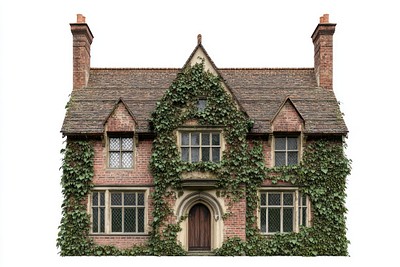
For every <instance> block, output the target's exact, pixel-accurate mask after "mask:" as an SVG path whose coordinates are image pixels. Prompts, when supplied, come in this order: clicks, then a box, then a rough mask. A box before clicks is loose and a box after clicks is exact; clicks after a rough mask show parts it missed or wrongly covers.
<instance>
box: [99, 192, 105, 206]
mask: <svg viewBox="0 0 400 267" xmlns="http://www.w3.org/2000/svg"><path fill="white" fill-rule="evenodd" d="M104 202H105V199H104V192H100V205H101V206H104V205H105V203H104Z"/></svg>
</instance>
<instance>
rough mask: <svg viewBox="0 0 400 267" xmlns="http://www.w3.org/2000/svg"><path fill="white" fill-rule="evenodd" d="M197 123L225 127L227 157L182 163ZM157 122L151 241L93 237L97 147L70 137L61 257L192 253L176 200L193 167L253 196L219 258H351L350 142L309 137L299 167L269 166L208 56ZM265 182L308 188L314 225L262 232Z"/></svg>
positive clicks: (186, 75)
mask: <svg viewBox="0 0 400 267" xmlns="http://www.w3.org/2000/svg"><path fill="white" fill-rule="evenodd" d="M200 98H206V99H207V105H206V107H205V109H204V110H202V111H199V110H198V109H197V106H196V104H197V100H198V99H200ZM190 120H195V121H196V122H197V123H198V125H200V126H205V127H207V126H213V127H218V128H219V129H222V134H223V137H224V140H225V142H226V149H225V151H224V153H223V155H222V160H221V162H219V163H213V162H198V163H187V162H182V161H181V159H180V154H179V151H178V147H177V143H176V140H177V139H176V130H177V129H178V128H179V127H181V126H182V125H184V124H185V122H187V121H190ZM151 125H152V128H153V131H154V133H155V134H156V137H155V139H154V141H153V147H152V156H151V160H150V170H151V173H152V175H153V178H154V191H153V193H152V199H151V202H152V205H153V214H152V215H153V220H152V222H151V229H152V230H151V232H150V239H149V242H148V244H146V245H142V246H133V247H132V248H130V249H126V250H120V249H117V248H115V247H113V246H99V245H96V244H94V242H93V241H92V240H91V239H90V237H89V229H90V220H89V216H88V215H87V212H86V207H85V205H84V199H85V198H86V197H87V196H88V193H89V192H90V189H91V188H92V184H91V180H92V177H93V156H94V152H93V144H92V143H91V142H88V141H68V143H67V146H66V148H65V149H64V150H62V153H63V155H64V159H63V165H62V170H63V175H62V181H61V184H62V186H63V194H64V202H63V206H62V208H63V218H62V220H61V224H60V227H59V228H60V230H59V236H58V239H57V246H58V247H59V248H60V249H61V255H63V256H65V255H185V254H186V252H185V250H184V249H183V247H182V245H181V244H179V242H178V241H177V235H178V233H179V232H180V231H181V227H180V223H181V222H182V220H184V219H185V218H181V220H180V221H178V222H176V221H175V218H174V214H173V210H172V206H171V205H172V203H174V201H175V199H176V198H177V197H178V196H177V195H176V192H178V191H179V190H181V189H182V180H181V176H182V173H184V172H191V171H207V172H211V173H213V174H214V175H215V177H218V181H217V186H218V187H219V190H221V191H223V193H224V194H225V195H226V196H227V197H229V198H230V199H231V200H232V201H238V200H240V199H242V198H245V199H246V205H247V206H246V240H241V239H240V238H237V237H232V238H229V239H228V240H226V241H225V242H224V244H223V245H222V247H221V248H219V249H216V250H215V254H216V255H230V256H232V255H301V256H315V255H347V245H348V240H347V238H346V226H345V213H346V208H345V206H344V202H345V197H346V195H345V187H346V176H347V175H348V174H349V173H350V161H349V160H348V159H347V158H346V157H345V155H344V153H343V143H342V141H332V140H315V141H311V142H308V143H307V146H306V148H305V151H304V154H303V159H302V162H301V163H300V164H299V165H296V166H290V167H279V168H267V167H266V166H265V164H264V155H263V147H262V143H261V142H257V141H249V140H247V139H246V137H247V134H248V132H249V130H250V129H251V127H252V125H253V122H252V121H251V120H250V119H249V118H248V117H247V116H246V115H245V114H244V113H243V112H242V111H241V110H240V109H239V108H238V107H237V106H236V103H235V102H234V100H233V99H232V97H231V96H230V95H229V94H228V93H227V92H226V91H225V89H224V88H223V86H222V81H221V78H220V77H218V76H215V75H213V74H212V73H210V72H208V71H205V70H204V61H202V62H200V63H197V64H195V65H193V66H191V67H188V68H186V69H184V70H183V71H182V72H181V73H179V74H178V76H177V78H176V79H175V80H174V82H173V83H172V84H171V86H170V87H169V89H168V90H167V91H166V93H165V94H164V96H163V98H162V99H161V101H160V102H158V103H157V105H156V108H155V111H154V112H153V114H152V118H151ZM265 179H270V180H272V182H273V183H277V182H278V181H284V182H290V183H291V184H293V185H294V186H298V187H299V188H301V190H302V192H303V193H305V194H307V195H308V196H309V198H310V200H311V202H312V207H313V225H312V226H311V227H307V228H305V227H303V228H301V229H300V232H299V233H287V234H286V233H285V234H276V235H273V236H270V237H265V236H263V235H261V234H260V232H259V229H258V228H257V207H258V203H259V199H258V195H257V190H258V189H259V187H260V185H261V184H262V182H263V181H264V180H265ZM225 216H229V213H228V214H226V215H225Z"/></svg>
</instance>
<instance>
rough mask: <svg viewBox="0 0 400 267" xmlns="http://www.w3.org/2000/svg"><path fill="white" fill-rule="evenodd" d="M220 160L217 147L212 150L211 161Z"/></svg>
mask: <svg viewBox="0 0 400 267" xmlns="http://www.w3.org/2000/svg"><path fill="white" fill-rule="evenodd" d="M219 160H220V148H219V147H214V148H213V149H212V161H213V162H219Z"/></svg>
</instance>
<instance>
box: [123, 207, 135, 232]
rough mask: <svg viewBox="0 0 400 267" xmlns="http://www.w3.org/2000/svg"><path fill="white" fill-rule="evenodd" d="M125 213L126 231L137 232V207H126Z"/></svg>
mask: <svg viewBox="0 0 400 267" xmlns="http://www.w3.org/2000/svg"><path fill="white" fill-rule="evenodd" d="M124 213H125V214H124V232H126V233H131V232H136V209H135V208H125V211H124Z"/></svg>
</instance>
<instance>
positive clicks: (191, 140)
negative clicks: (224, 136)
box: [180, 131, 221, 162]
mask: <svg viewBox="0 0 400 267" xmlns="http://www.w3.org/2000/svg"><path fill="white" fill-rule="evenodd" d="M180 149H181V159H182V161H185V162H199V161H210V162H219V161H220V160H221V133H219V132H206V131H204V132H203V131H193V132H187V131H182V132H181V133H180Z"/></svg>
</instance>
